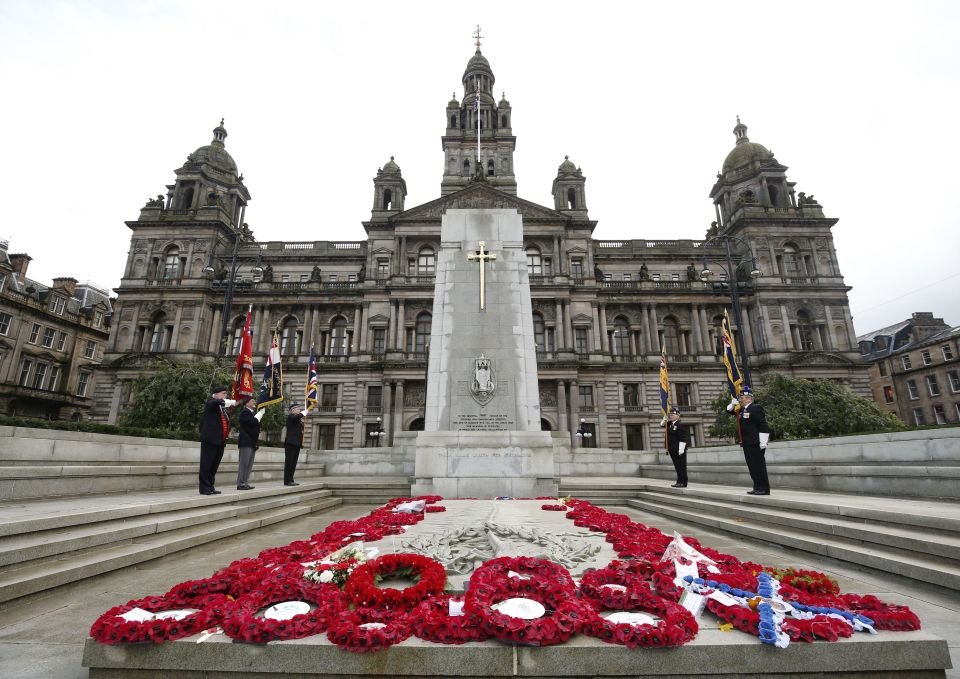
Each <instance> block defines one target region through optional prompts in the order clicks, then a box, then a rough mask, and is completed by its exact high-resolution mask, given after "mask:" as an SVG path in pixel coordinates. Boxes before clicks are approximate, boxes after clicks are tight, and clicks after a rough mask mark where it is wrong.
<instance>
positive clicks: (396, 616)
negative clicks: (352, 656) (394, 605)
mask: <svg viewBox="0 0 960 679" xmlns="http://www.w3.org/2000/svg"><path fill="white" fill-rule="evenodd" d="M371 623H373V624H371ZM411 634H412V629H411V626H410V614H409V613H408V612H406V611H403V610H399V609H393V610H382V609H378V608H369V607H366V606H361V607H358V608H355V609H353V610H345V611H342V612H341V613H340V615H338V616H337V617H335V618H333V619H332V620H331V621H330V627H329V628H328V629H327V639H329V640H330V641H331V643H333V644H336V645H337V646H339V647H340V648H342V649H344V650H345V651H350V652H351V653H366V652H368V651H379V650H380V649H383V648H387V647H389V646H393V645H394V644H399V643H400V642H401V641H403V640H405V639H407V638H408V637H409V636H410V635H411Z"/></svg>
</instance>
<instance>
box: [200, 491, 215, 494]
mask: <svg viewBox="0 0 960 679" xmlns="http://www.w3.org/2000/svg"><path fill="white" fill-rule="evenodd" d="M200 494H201V495H213V491H212V490H201V491H200Z"/></svg>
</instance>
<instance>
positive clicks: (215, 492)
mask: <svg viewBox="0 0 960 679" xmlns="http://www.w3.org/2000/svg"><path fill="white" fill-rule="evenodd" d="M210 494H211V495H220V494H221V493H220V491H219V490H212V491H210Z"/></svg>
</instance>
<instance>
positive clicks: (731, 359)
mask: <svg viewBox="0 0 960 679" xmlns="http://www.w3.org/2000/svg"><path fill="white" fill-rule="evenodd" d="M723 366H724V367H725V368H726V369H727V388H728V389H729V390H730V396H732V397H733V398H739V397H740V392H741V391H743V375H741V374H740V368H739V366H737V351H736V349H735V348H734V344H733V333H732V332H731V331H730V317H729V316H728V315H727V311H726V309H724V311H723Z"/></svg>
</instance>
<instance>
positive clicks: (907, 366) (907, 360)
mask: <svg viewBox="0 0 960 679" xmlns="http://www.w3.org/2000/svg"><path fill="white" fill-rule="evenodd" d="M900 365H902V366H903V369H904V370H910V368H911V367H912V366H911V365H910V357H909V356H903V357H901V358H900Z"/></svg>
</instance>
